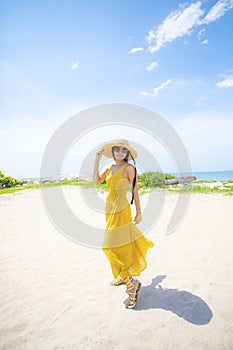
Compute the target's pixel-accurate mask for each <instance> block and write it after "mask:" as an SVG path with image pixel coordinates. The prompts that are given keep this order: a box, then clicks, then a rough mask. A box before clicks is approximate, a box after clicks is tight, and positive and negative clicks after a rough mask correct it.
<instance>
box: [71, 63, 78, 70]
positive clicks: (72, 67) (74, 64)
mask: <svg viewBox="0 0 233 350" xmlns="http://www.w3.org/2000/svg"><path fill="white" fill-rule="evenodd" d="M78 65H79V62H74V63H72V66H71V69H72V70H75V69H77V68H78Z"/></svg>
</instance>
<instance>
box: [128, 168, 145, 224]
mask: <svg viewBox="0 0 233 350" xmlns="http://www.w3.org/2000/svg"><path fill="white" fill-rule="evenodd" d="M126 171H127V175H128V179H129V182H130V183H131V186H132V187H133V179H134V175H135V169H134V166H133V165H131V164H130V165H129V166H127V167H126ZM134 203H135V207H136V216H135V219H134V223H135V224H139V222H140V221H141V220H142V214H141V207H140V199H139V195H138V179H137V178H136V184H135V187H134Z"/></svg>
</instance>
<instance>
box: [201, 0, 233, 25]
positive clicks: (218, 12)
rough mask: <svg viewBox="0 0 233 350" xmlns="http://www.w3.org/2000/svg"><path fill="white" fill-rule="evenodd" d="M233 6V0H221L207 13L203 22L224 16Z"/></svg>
mask: <svg viewBox="0 0 233 350" xmlns="http://www.w3.org/2000/svg"><path fill="white" fill-rule="evenodd" d="M232 8H233V1H232V0H219V1H218V2H217V3H216V4H215V5H214V6H213V7H212V8H211V9H210V11H209V12H208V13H207V15H206V16H205V18H204V19H203V20H202V21H201V23H205V24H207V23H210V22H213V21H216V19H218V18H220V17H222V16H223V15H224V14H225V13H226V12H227V11H229V10H231V9H232Z"/></svg>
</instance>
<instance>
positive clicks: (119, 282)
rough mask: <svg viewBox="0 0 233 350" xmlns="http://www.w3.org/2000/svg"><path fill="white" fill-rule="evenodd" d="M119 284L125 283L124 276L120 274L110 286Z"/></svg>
mask: <svg viewBox="0 0 233 350" xmlns="http://www.w3.org/2000/svg"><path fill="white" fill-rule="evenodd" d="M121 284H125V278H122V277H120V276H119V277H117V278H116V279H115V280H113V281H112V282H111V286H120V285H121Z"/></svg>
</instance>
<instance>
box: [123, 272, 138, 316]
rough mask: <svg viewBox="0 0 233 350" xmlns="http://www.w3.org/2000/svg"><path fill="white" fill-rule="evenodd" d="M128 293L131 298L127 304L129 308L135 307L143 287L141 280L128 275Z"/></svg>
mask: <svg viewBox="0 0 233 350" xmlns="http://www.w3.org/2000/svg"><path fill="white" fill-rule="evenodd" d="M125 283H126V288H127V290H126V291H127V293H128V294H129V300H128V303H127V305H126V308H127V309H133V308H134V307H135V306H136V304H137V298H138V292H139V290H140V288H141V282H139V281H138V280H136V279H134V278H133V277H128V278H127V279H126V282H125Z"/></svg>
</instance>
